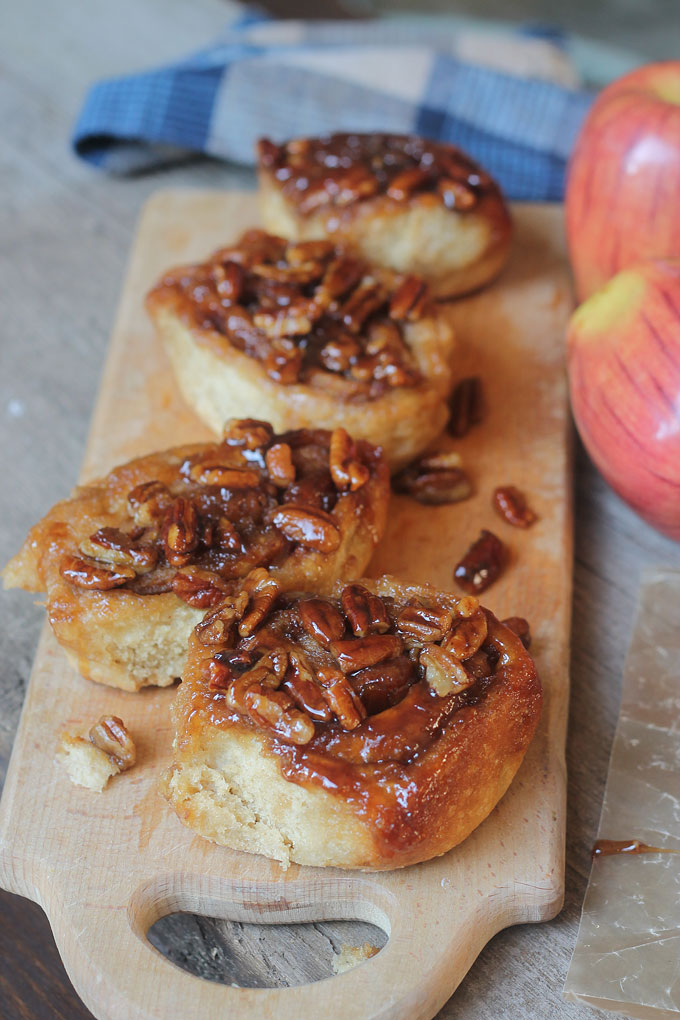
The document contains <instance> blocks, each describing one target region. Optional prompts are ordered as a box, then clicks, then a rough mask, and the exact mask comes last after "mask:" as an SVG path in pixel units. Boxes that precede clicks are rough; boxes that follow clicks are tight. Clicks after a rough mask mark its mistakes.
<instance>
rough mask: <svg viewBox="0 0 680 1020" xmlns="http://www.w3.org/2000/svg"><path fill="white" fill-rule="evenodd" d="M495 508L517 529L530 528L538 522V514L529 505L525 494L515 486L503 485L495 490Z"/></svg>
mask: <svg viewBox="0 0 680 1020" xmlns="http://www.w3.org/2000/svg"><path fill="white" fill-rule="evenodd" d="M493 508H494V510H496V512H497V513H498V514H499V515H500V516H501V517H502V518H503V520H504V521H507V522H508V524H512V525H513V526H514V527H515V528H528V527H530V525H532V524H533V523H534V521H535V520H536V514H535V513H534V511H533V510H532V509H531V508H530V507H529V505H528V504H527V501H526V497H525V496H524V493H522V492H520V490H519V489H517V488H515V486H514V485H502V486H499V488H497V489H496V490H495V492H494V494H493Z"/></svg>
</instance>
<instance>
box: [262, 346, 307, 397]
mask: <svg viewBox="0 0 680 1020" xmlns="http://www.w3.org/2000/svg"><path fill="white" fill-rule="evenodd" d="M302 358H303V353H302V351H301V350H300V348H299V347H296V346H295V343H294V342H293V341H292V340H290V339H288V338H287V337H281V338H280V339H277V340H273V341H272V343H271V349H270V350H269V353H268V354H267V356H266V358H265V360H264V369H265V371H266V372H267V374H268V375H269V376H271V378H272V379H273V380H274V382H279V383H281V384H282V385H283V386H290V385H292V384H293V383H296V382H297V381H298V379H299V377H300V369H301V368H302Z"/></svg>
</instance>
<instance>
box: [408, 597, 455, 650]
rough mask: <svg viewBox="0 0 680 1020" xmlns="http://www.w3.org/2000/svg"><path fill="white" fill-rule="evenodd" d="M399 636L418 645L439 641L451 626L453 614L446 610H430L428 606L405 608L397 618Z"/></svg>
mask: <svg viewBox="0 0 680 1020" xmlns="http://www.w3.org/2000/svg"><path fill="white" fill-rule="evenodd" d="M396 625H397V630H398V631H399V633H400V634H403V635H405V636H406V637H408V638H411V639H413V640H414V641H416V642H417V643H419V644H425V643H426V642H428V641H441V640H442V638H443V637H444V635H445V634H447V633H448V632H449V631H450V630H451V627H452V625H453V614H452V613H451V611H450V610H448V609H438V608H434V609H431V608H429V607H428V606H405V607H404V608H403V609H402V610H401V612H400V613H399V615H398V616H397V624H396Z"/></svg>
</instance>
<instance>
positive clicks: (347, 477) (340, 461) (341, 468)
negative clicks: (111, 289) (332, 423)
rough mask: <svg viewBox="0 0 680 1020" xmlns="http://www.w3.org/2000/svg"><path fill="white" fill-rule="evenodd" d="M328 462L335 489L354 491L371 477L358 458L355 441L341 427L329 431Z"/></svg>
mask: <svg viewBox="0 0 680 1020" xmlns="http://www.w3.org/2000/svg"><path fill="white" fill-rule="evenodd" d="M328 462H329V467H330V471H331V477H332V479H333V484H334V485H335V487H336V488H337V489H341V490H343V489H349V490H350V491H351V492H356V490H357V489H360V488H361V487H362V485H365V484H366V482H367V481H368V480H369V478H370V477H371V472H370V471H369V469H368V468H367V466H366V465H365V464H362V462H361V461H360V460H359V457H358V455H357V447H356V443H355V442H354V440H353V439H352V438H351V436H350V435H349V433H348V432H347V431H346V430H345V429H343V428H337V429H333V431H332V433H331V441H330V448H329V453H328Z"/></svg>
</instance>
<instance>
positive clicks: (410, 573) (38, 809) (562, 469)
mask: <svg viewBox="0 0 680 1020" xmlns="http://www.w3.org/2000/svg"><path fill="white" fill-rule="evenodd" d="M516 220H517V231H516V235H517V236H516V241H515V246H514V250H513V254H512V257H511V260H510V265H509V267H508V269H507V270H506V272H505V273H504V274H503V276H502V278H501V279H500V280H499V281H498V282H497V283H496V284H495V285H494V286H493V287H491V288H489V289H487V290H486V291H484V292H483V293H482V294H480V295H476V296H474V297H471V298H468V299H465V300H462V301H457V302H455V303H451V304H450V305H448V306H446V307H445V308H444V309H443V312H442V313H443V314H446V315H450V316H451V317H452V319H453V322H454V327H455V329H456V333H457V337H458V342H459V349H458V353H457V358H456V363H457V366H458V371H459V372H460V373H461V374H464V373H466V372H468V371H470V370H472V369H473V368H474V370H475V371H476V372H479V374H480V375H481V376H482V378H483V379H484V390H485V402H486V408H487V409H486V414H485V419H484V422H483V423H482V425H480V426H478V427H476V428H475V429H473V430H472V431H471V432H470V433H469V435H468V436H467V437H465V439H463V440H460V441H458V442H457V443H456V444H455V445H456V448H457V449H459V450H460V452H461V454H462V456H463V458H464V462H465V463H466V464H468V466H469V469H470V471H471V474H472V477H473V479H474V481H475V488H476V491H475V494H474V496H473V498H472V499H470V500H467V501H465V502H464V503H460V504H456V505H454V506H446V507H436V508H431V507H423V506H421V505H420V504H418V503H415V502H414V501H413V500H410V499H407V498H403V497H402V498H399V499H395V500H394V502H393V505H392V508H391V512H390V523H389V527H388V533H387V535H386V536H385V538H384V539H383V542H382V543H381V545H380V546H379V548H378V551H377V554H376V557H375V558H374V561H373V563H372V565H371V568H370V571H369V572H370V573H373V574H376V573H383V572H387V571H389V572H392V573H394V574H396V575H397V576H398V577H402V578H404V579H407V580H415V581H428V582H431V583H434V584H435V585H437V586H439V587H447V586H449V585H450V583H451V569H452V562H453V561H455V559H456V558H458V557H459V556H460V555H461V554H462V552H463V551H464V550H465V549H466V548H467V546H468V544H469V542H470V541H471V540H472V539H473V538H475V537H476V535H477V533H478V531H479V528H480V527H482V526H488V527H490V528H493V529H494V530H495V531H497V532H500V533H501V534H502V535H503V538H504V539H505V541H506V542H507V544H508V548H509V552H510V560H509V565H508V567H507V569H506V571H505V573H504V575H503V576H502V578H501V580H500V581H499V582H497V583H496V584H495V585H494V587H493V589H492V590H491V591H489V592H488V598H487V599H485V601H487V602H488V604H489V605H490V607H491V608H492V609H493V610H494V611H495V612H496V613H497V614H498V615H499V616H501V617H502V616H505V615H510V614H513V613H515V614H520V615H526V616H528V617H529V619H530V620H531V621H532V622H533V625H534V635H535V636H534V645H533V650H534V654H535V656H536V661H537V665H538V668H539V672H540V673H541V676H542V679H543V684H544V691H545V702H544V712H543V717H542V720H541V724H540V726H539V731H538V733H537V735H536V737H535V739H534V742H533V744H532V746H531V748H530V750H529V753H528V755H527V758H526V760H525V762H524V764H523V766H522V769H521V770H520V773H519V774H518V776H517V778H516V779H515V781H514V783H513V785H512V787H511V789H510V791H509V792H508V794H507V795H506V796H505V798H504V799H503V800H502V801H501V803H500V805H499V806H498V807H497V808H496V809H495V810H494V812H493V813H492V815H491V816H490V817H489V819H488V820H487V821H486V822H485V823H484V824H483V825H482V826H481V827H480V828H479V829H478V830H476V831H475V832H474V833H473V834H472V836H470V837H469V838H468V840H466V842H465V843H464V844H463V845H462V846H461V847H459V848H456V850H454V851H452V852H451V853H450V854H447V855H445V856H444V857H443V858H439V859H438V860H436V861H431V862H429V863H427V864H424V865H419V866H417V867H414V868H409V869H405V870H402V871H398V872H394V873H391V874H385V875H370V876H369V875H357V874H352V873H350V872H342V871H336V870H334V869H325V870H324V869H305V868H299V867H296V866H294V867H292V868H290V870H289V871H287V872H285V873H284V872H283V871H282V870H281V869H280V867H279V866H278V865H277V864H276V863H273V862H270V861H267V860H265V859H264V858H261V857H257V856H250V855H244V854H238V853H234V852H232V851H229V850H227V849H225V848H221V847H215V846H213V845H211V844H209V843H207V842H206V841H204V840H201V839H199V838H196V837H194V836H193V835H192V833H191V832H189V831H188V830H186V829H183V828H182V827H181V826H180V825H179V823H178V821H177V819H176V818H175V817H174V815H172V813H171V812H170V811H169V809H168V807H167V806H166V805H165V804H164V803H163V802H162V801H161V799H160V797H159V795H158V790H157V779H158V772H159V769H161V768H162V767H163V766H164V765H165V764H166V763H167V761H168V758H169V754H170V744H171V728H170V721H169V711H168V710H169V705H170V702H171V700H172V697H173V691H172V690H155V689H150V690H146V691H144V692H142V693H140V694H133V695H129V694H126V693H125V692H119V691H113V690H111V689H109V688H106V687H102V686H99V685H95V684H92V683H89V682H87V681H85V680H83V679H82V678H81V677H80V676H78V675H77V674H76V673H75V672H74V671H73V670H72V669H71V668H70V667H69V666H68V665H67V663H66V661H65V657H64V656H63V654H62V652H61V650H60V649H59V647H58V646H57V645H56V642H55V641H54V638H53V637H52V635H51V632H50V631H49V630H48V629H45V630H44V631H43V636H42V638H41V643H40V647H39V650H38V654H37V657H36V663H35V666H34V670H33V677H32V681H31V684H30V686H29V690H28V694H27V698H26V704H25V708H24V714H23V718H22V724H21V727H20V731H19V735H18V737H17V742H16V745H15V751H14V755H13V758H12V762H11V765H10V771H9V774H8V779H7V785H6V788H5V792H4V796H3V801H2V806H1V808H0V883H2V885H3V886H5V887H6V888H9V889H10V890H12V891H14V892H21V893H23V894H24V895H28V896H30V897H31V898H32V899H35V900H36V901H37V902H39V903H41V904H42V905H44V906H45V909H46V911H47V914H48V916H49V918H50V922H51V924H52V928H53V930H54V932H55V935H56V939H57V944H58V946H59V949H60V952H61V955H62V957H63V959H64V962H65V964H66V966H67V969H68V970H69V972H70V974H71V976H72V979H73V981H74V983H75V985H76V988H77V990H78V991H79V993H80V995H81V997H82V998H83V1000H84V1001H85V1002H86V1004H87V1005H88V1006H89V1007H90V1008H91V1009H92V1010H93V1012H94V1013H95V1015H96V1016H97V1017H100V1018H102V1020H138V1018H139V1020H147V1018H151V1017H155V1018H163V1020H170V1018H172V1017H178V1018H179V1017H184V1016H186V1015H187V1014H188V1011H189V1010H192V1009H193V1010H194V1011H195V1012H196V1014H197V1015H209V1014H210V1013H211V1012H213V1011H214V1010H217V1009H234V1010H238V1012H239V1014H240V1015H243V1016H253V1017H259V1016H262V1015H268V1014H269V1013H270V1012H271V1014H272V1015H281V1014H282V1013H287V1014H290V1013H291V1011H293V1012H294V1013H295V1015H296V1016H299V1017H312V1016H317V1015H318V1014H319V1012H320V1011H323V1012H324V1014H325V1015H326V1016H328V1017H331V1016H333V1017H341V1016H345V1015H347V1012H348V1009H349V1006H350V1003H354V1004H355V1006H356V1007H357V1008H358V1009H359V1010H360V1013H361V1015H362V1016H366V1017H369V1016H371V1017H373V1016H375V1017H377V1016H389V1017H395V1018H401V1017H405V1018H409V1020H410V1018H412V1017H423V1018H427V1017H430V1016H432V1015H433V1014H434V1013H435V1012H436V1010H437V1009H438V1008H439V1006H440V1005H441V1004H442V1003H443V1002H444V1001H445V1000H446V999H447V998H448V997H449V995H450V994H451V992H452V991H453V989H454V988H455V987H456V986H457V984H458V983H459V982H460V980H461V979H462V977H463V976H464V974H465V973H466V971H467V969H468V968H469V966H470V964H471V963H472V962H473V960H474V958H475V956H476V955H477V953H478V952H479V950H480V949H481V948H482V946H483V945H484V943H485V942H486V941H487V940H488V939H489V938H490V937H491V936H492V935H494V934H495V933H496V932H497V931H498V930H499V929H500V928H502V927H505V926H506V925H508V924H514V923H518V922H520V921H538V920H544V919H546V918H549V917H552V916H553V915H554V914H555V913H556V911H557V910H558V909H559V907H560V905H561V902H562V888H563V863H564V857H563V842H564V823H565V774H564V760H563V747H564V738H565V728H566V712H567V695H568V636H569V612H570V585H571V514H570V495H569V483H568V436H569V431H568V417H567V404H566V386H565V379H564V372H563V364H562V335H563V331H564V327H565V323H566V319H567V316H568V314H569V310H570V295H569V287H568V279H567V276H566V271H565V267H564V255H563V248H562V232H561V210H559V209H558V208H550V207H531V206H524V207H522V208H521V209H520V210H517V213H516ZM256 221H257V213H256V208H255V204H254V201H253V198H252V196H251V195H249V194H234V193H228V192H195V191H194V192H192V191H182V192H177V191H170V192H160V193H158V194H157V195H156V196H155V197H154V198H153V199H152V200H151V201H150V202H149V203H148V205H147V207H146V210H145V213H144V215H143V217H142V221H141V225H140V228H139V235H138V238H137V241H136V243H135V246H134V250H133V254H132V257H131V261H130V267H129V271H128V276H127V281H126V284H125V287H124V291H123V297H122V300H121V305H120V309H119V313H118V316H117V319H116V325H115V328H114V332H113V338H112V343H111V349H110V354H109V358H108V361H107V365H106V369H105V372H104V378H103V382H102V386H101V389H100V393H99V397H98V400H97V408H96V412H95V415H94V417H93V422H92V429H91V434H90V441H89V443H88V448H87V453H86V457H85V463H84V466H83V472H82V478H83V480H87V479H89V478H92V477H94V476H98V475H101V474H102V473H103V472H105V471H107V470H109V468H111V467H112V466H113V465H114V464H117V463H120V462H122V461H124V460H127V459H129V458H130V457H133V456H136V455H139V454H142V453H146V452H149V451H150V450H153V449H158V448H163V447H164V446H167V445H173V444H175V443H180V442H186V441H189V440H192V439H197V438H201V437H202V436H203V435H206V436H207V433H206V430H205V428H204V427H203V426H201V425H200V423H199V422H198V421H197V420H196V419H195V418H194V416H193V414H192V413H191V412H190V411H189V410H188V409H187V408H186V406H185V405H184V404H183V403H182V401H181V398H180V397H179V395H178V393H177V390H176V387H175V383H174V380H173V378H172V376H171V373H170V370H169V366H168V363H167V360H166V358H165V356H164V352H163V351H162V348H161V347H160V345H159V342H158V340H157V339H156V337H155V336H154V334H153V331H152V329H151V326H150V323H149V321H148V319H147V317H146V315H145V314H144V311H143V296H144V294H145V292H146V291H147V289H148V288H149V286H150V285H151V284H152V283H153V282H154V280H155V279H156V277H157V276H158V274H159V273H161V272H162V271H164V270H165V269H166V268H167V267H168V265H172V264H174V263H177V262H179V263H182V262H185V261H187V260H191V259H194V258H197V257H201V256H203V255H205V254H207V253H208V252H209V251H211V250H212V249H213V248H214V247H216V246H217V245H218V244H220V242H222V241H223V240H224V238H225V237H233V236H235V235H237V234H238V233H239V231H240V230H242V229H243V228H245V227H247V226H251V225H252V224H253V223H255V222H256ZM227 416H228V411H227ZM527 451H529V452H530V455H529V456H527ZM509 482H512V483H515V484H518V485H519V486H521V487H522V488H523V489H525V490H526V491H527V492H528V493H530V494H531V496H530V498H531V502H532V505H533V506H534V508H535V510H536V511H537V512H538V516H539V520H538V522H537V523H536V524H535V525H534V526H533V527H532V528H531V530H530V531H528V532H522V531H516V530H514V529H512V528H510V527H509V525H507V524H506V523H505V522H501V521H500V520H498V519H497V518H496V517H495V516H494V513H493V510H492V508H491V493H492V491H493V489H494V488H495V486H496V485H498V484H507V483H509ZM105 712H112V713H114V714H116V715H119V716H120V717H122V718H123V719H124V720H125V722H126V725H127V726H128V727H129V729H130V730H131V732H132V733H133V735H134V737H135V740H136V742H137V745H138V763H137V765H136V767H135V769H134V772H133V773H130V775H129V776H125V777H121V778H120V779H118V781H117V782H115V783H111V785H110V788H109V789H108V790H107V791H106V793H105V794H104V795H102V796H101V797H97V796H94V795H93V794H92V793H91V792H90V791H85V790H82V789H79V788H74V787H72V786H71V784H70V783H69V781H68V780H67V778H66V776H65V775H64V773H63V771H62V770H60V769H56V768H55V767H54V762H53V757H54V748H55V745H56V742H57V740H58V736H59V733H60V732H61V731H62V730H64V729H66V730H67V731H69V732H74V731H75V732H79V731H83V730H84V729H86V728H87V726H88V722H89V721H90V720H94V719H96V718H98V717H99V716H100V715H101V714H103V713H105ZM36 790H41V791H43V793H44V800H43V801H42V802H41V804H40V805H39V806H36V802H35V791H36ZM174 910H184V911H194V912H197V913H200V914H203V915H208V916H222V917H225V918H227V919H229V920H232V921H240V922H243V921H255V922H274V921H292V922H294V921H326V920H331V919H334V918H348V919H349V918H357V919H360V920H362V921H368V922H371V923H373V924H377V925H379V926H380V927H381V928H383V929H384V930H385V931H386V932H387V933H388V934H389V941H388V943H387V945H386V946H385V948H384V949H383V950H382V951H381V952H380V953H379V954H377V955H376V956H375V957H373V959H371V960H370V961H369V962H368V963H366V964H365V965H364V966H362V967H361V968H356V969H355V970H353V971H351V972H350V973H348V974H345V975H343V976H341V977H337V978H334V979H333V982H334V983H333V985H332V986H331V987H330V988H329V987H327V985H326V983H325V982H323V983H321V984H305V985H302V986H300V987H299V988H298V989H297V990H296V991H295V994H293V991H292V990H290V989H287V990H285V991H283V990H280V991H274V990H265V989H250V990H247V989H243V988H238V989H234V988H232V987H231V986H230V985H228V986H226V987H225V986H221V987H220V986H218V985H216V984H214V983H209V982H206V981H204V982H200V981H198V980H197V979H196V978H195V977H192V976H189V975H187V974H184V973H182V971H181V970H180V969H179V968H173V967H171V966H170V964H168V963H167V962H166V961H165V960H164V959H163V958H162V956H160V955H159V954H158V953H155V952H153V950H151V949H150V947H149V943H148V942H147V940H146V938H145V936H146V932H147V930H148V928H149V927H150V925H152V924H153V923H155V922H156V921H157V920H158V919H159V918H160V917H162V916H164V915H167V914H168V913H171V912H172V911H174Z"/></svg>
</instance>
